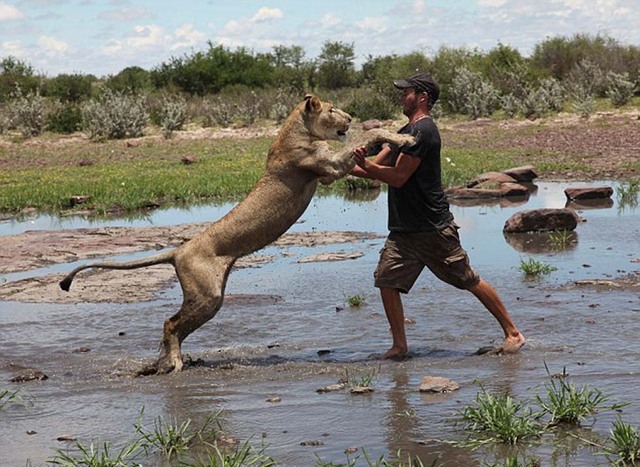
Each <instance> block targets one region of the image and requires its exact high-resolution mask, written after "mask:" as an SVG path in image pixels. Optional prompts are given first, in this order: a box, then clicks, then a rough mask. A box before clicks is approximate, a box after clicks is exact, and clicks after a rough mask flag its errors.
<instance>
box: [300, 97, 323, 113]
mask: <svg viewBox="0 0 640 467" xmlns="http://www.w3.org/2000/svg"><path fill="white" fill-rule="evenodd" d="M304 99H305V100H306V101H307V105H306V106H305V110H306V111H307V112H308V113H317V112H320V109H321V108H322V102H320V99H319V98H318V97H317V96H314V95H313V94H307V95H306V96H304Z"/></svg>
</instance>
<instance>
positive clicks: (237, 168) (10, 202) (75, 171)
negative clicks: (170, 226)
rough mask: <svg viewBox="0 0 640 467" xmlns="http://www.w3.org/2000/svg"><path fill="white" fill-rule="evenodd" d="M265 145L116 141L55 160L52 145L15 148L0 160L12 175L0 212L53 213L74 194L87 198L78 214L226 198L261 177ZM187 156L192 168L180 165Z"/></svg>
mask: <svg viewBox="0 0 640 467" xmlns="http://www.w3.org/2000/svg"><path fill="white" fill-rule="evenodd" d="M116 144H118V146H116ZM269 144H270V139H269V138H256V139H253V140H231V139H224V140H216V141H215V142H212V141H209V140H194V141H190V142H187V143H184V144H169V143H166V144H164V145H163V144H160V143H157V142H150V143H145V144H141V145H140V146H138V147H133V148H126V149H123V147H124V143H122V142H119V143H115V142H109V143H104V144H94V143H85V144H84V145H82V144H77V145H70V146H68V147H67V146H65V151H68V152H66V153H65V154H62V155H61V154H59V153H58V152H56V149H57V150H59V148H55V147H54V148H53V149H52V151H51V153H47V154H42V151H44V149H45V147H46V145H39V146H37V147H35V148H30V147H21V148H14V149H13V150H14V151H18V149H19V151H18V152H19V154H13V155H7V154H4V155H0V164H2V159H3V158H4V159H5V160H6V159H9V158H11V160H12V162H11V164H12V169H11V170H6V171H1V172H0V211H5V212H16V211H19V210H20V209H23V208H25V207H34V208H37V209H40V210H51V211H58V210H62V209H67V208H69V207H70V198H71V197H72V196H80V195H82V196H90V197H91V201H90V202H89V203H88V204H87V205H82V208H93V209H95V210H96V211H97V212H107V211H110V210H117V211H125V212H128V211H135V210H138V209H142V208H145V207H148V206H150V205H156V204H167V203H177V202H196V201H201V200H204V199H215V198H225V199H233V198H234V197H239V196H241V195H244V194H246V193H247V192H249V191H250V190H251V188H253V186H254V185H255V183H256V182H257V180H258V179H259V178H260V176H261V175H262V173H263V171H264V166H265V161H266V154H267V150H268V146H269ZM40 146H42V147H40ZM110 147H111V148H113V147H116V148H119V149H118V150H115V149H111V150H110V149H109V148H110ZM169 149H173V150H174V151H172V152H169ZM5 151H6V150H5ZM87 151H89V152H87ZM187 155H191V156H195V157H197V158H198V162H196V163H194V164H189V165H185V164H183V163H182V162H181V158H182V157H183V156H187ZM65 156H66V157H65ZM81 161H90V162H91V163H90V164H89V165H86V162H85V163H82V164H81Z"/></svg>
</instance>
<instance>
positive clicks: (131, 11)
mask: <svg viewBox="0 0 640 467" xmlns="http://www.w3.org/2000/svg"><path fill="white" fill-rule="evenodd" d="M151 16H152V15H151V13H150V12H149V11H147V10H145V9H144V8H122V9H120V10H109V11H103V12H102V13H100V14H99V15H98V17H99V18H101V19H105V20H108V21H115V22H132V21H139V20H141V19H145V18H150V17H151Z"/></svg>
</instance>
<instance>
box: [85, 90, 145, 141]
mask: <svg viewBox="0 0 640 467" xmlns="http://www.w3.org/2000/svg"><path fill="white" fill-rule="evenodd" d="M148 119H149V115H148V113H147V111H146V109H145V105H144V99H143V98H142V97H141V96H136V95H133V94H129V93H124V92H117V91H112V90H110V89H108V88H104V89H103V91H102V94H101V95H100V96H99V97H98V98H97V99H94V100H91V101H89V102H87V103H86V104H85V105H84V106H83V107H82V129H83V130H84V131H85V132H86V133H87V134H88V135H89V138H90V139H92V140H97V141H104V140H107V139H122V138H127V137H133V138H136V137H139V136H142V134H143V132H144V129H145V127H146V125H147V121H148Z"/></svg>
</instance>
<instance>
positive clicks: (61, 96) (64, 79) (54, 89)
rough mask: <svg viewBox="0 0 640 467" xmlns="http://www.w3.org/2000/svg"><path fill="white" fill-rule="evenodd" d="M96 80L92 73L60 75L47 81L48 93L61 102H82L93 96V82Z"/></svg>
mask: <svg viewBox="0 0 640 467" xmlns="http://www.w3.org/2000/svg"><path fill="white" fill-rule="evenodd" d="M95 80H96V78H95V76H92V75H80V74H73V75H67V74H62V75H58V76H56V77H55V78H51V79H50V80H48V81H47V83H46V87H47V95H48V96H52V97H56V98H58V100H59V101H60V102H63V103H64V102H80V101H82V100H84V99H88V98H89V97H91V84H92V83H93V82H94V81H95Z"/></svg>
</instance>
